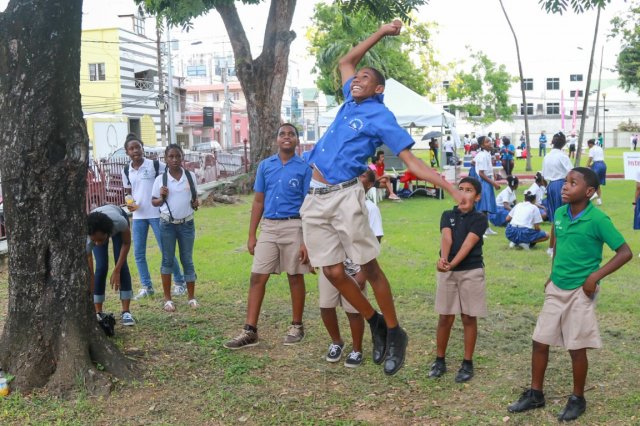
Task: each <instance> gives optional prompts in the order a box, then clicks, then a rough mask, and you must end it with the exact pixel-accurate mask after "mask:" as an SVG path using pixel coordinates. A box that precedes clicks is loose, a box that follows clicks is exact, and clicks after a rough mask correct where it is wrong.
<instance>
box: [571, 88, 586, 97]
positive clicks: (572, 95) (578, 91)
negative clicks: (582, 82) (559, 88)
mask: <svg viewBox="0 0 640 426" xmlns="http://www.w3.org/2000/svg"><path fill="white" fill-rule="evenodd" d="M576 92H577V93H578V97H579V98H581V97H583V96H584V92H583V91H582V90H572V91H571V92H569V93H570V96H571V97H572V98H575V97H576Z"/></svg>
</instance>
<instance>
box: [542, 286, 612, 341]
mask: <svg viewBox="0 0 640 426" xmlns="http://www.w3.org/2000/svg"><path fill="white" fill-rule="evenodd" d="M532 339H533V340H535V341H536V342H540V343H544V344H545V345H553V346H560V347H563V348H565V349H568V350H576V349H585V348H601V347H602V340H600V331H599V330H598V320H597V319H596V304H595V301H594V300H593V299H591V298H589V297H588V296H587V295H586V294H585V293H584V291H583V290H582V287H578V288H576V289H574V290H562V289H560V288H558V287H557V286H556V285H555V284H554V283H552V282H550V283H549V284H548V285H547V287H546V288H545V290H544V305H542V312H540V315H538V322H537V324H536V328H535V330H533V337H532Z"/></svg>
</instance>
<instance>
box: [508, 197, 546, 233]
mask: <svg viewBox="0 0 640 426" xmlns="http://www.w3.org/2000/svg"><path fill="white" fill-rule="evenodd" d="M509 216H511V222H509V223H510V224H511V225H513V226H520V227H523V228H532V229H533V227H534V225H535V224H536V223H542V216H541V215H540V210H539V209H538V207H537V206H534V205H533V204H531V203H530V202H528V201H525V202H524V203H518V204H516V205H515V206H514V207H513V208H512V209H511V211H510V212H509Z"/></svg>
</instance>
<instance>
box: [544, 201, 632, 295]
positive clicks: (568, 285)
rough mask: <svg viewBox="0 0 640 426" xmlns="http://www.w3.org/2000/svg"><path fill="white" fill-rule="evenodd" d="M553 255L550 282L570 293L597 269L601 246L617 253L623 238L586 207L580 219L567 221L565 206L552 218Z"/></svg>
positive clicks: (606, 219)
mask: <svg viewBox="0 0 640 426" xmlns="http://www.w3.org/2000/svg"><path fill="white" fill-rule="evenodd" d="M554 220H555V221H554V224H553V226H554V232H555V235H556V255H555V257H554V258H553V266H552V268H551V281H553V283H554V284H555V285H556V286H558V287H559V288H561V289H563V290H573V289H575V288H578V287H580V286H581V285H582V284H584V281H585V280H586V279H587V277H588V276H589V275H590V274H591V273H592V272H595V271H597V270H598V268H600V262H602V246H603V244H607V245H608V246H609V248H610V249H611V250H614V251H615V250H617V249H618V248H620V246H621V245H622V244H624V237H623V236H622V234H620V232H618V230H617V229H616V228H615V227H614V226H613V223H612V222H611V219H610V218H609V216H607V215H606V214H605V213H604V212H603V211H602V210H600V209H597V208H595V207H593V204H591V203H589V204H588V205H587V207H586V208H585V210H584V212H583V213H582V215H580V217H578V218H577V219H575V220H571V219H570V218H569V206H568V205H564V206H562V207H560V208H558V210H556V213H555V218H554Z"/></svg>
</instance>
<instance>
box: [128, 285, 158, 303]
mask: <svg viewBox="0 0 640 426" xmlns="http://www.w3.org/2000/svg"><path fill="white" fill-rule="evenodd" d="M153 293H155V292H154V291H153V289H152V288H146V287H142V288H141V289H140V291H139V292H138V294H137V295H136V297H134V298H133V300H140V299H144V298H145V297H151V296H153Z"/></svg>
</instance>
